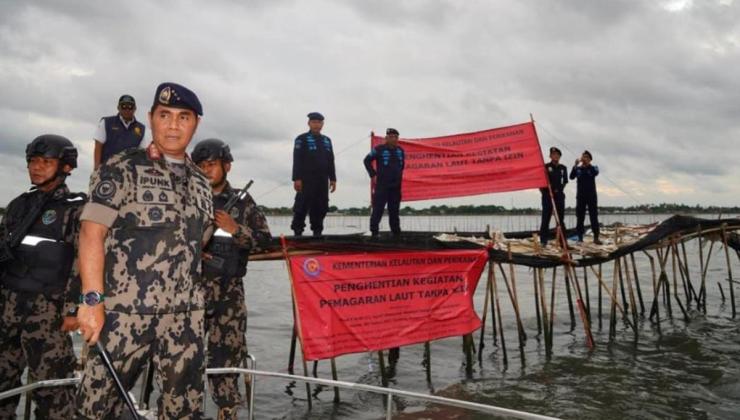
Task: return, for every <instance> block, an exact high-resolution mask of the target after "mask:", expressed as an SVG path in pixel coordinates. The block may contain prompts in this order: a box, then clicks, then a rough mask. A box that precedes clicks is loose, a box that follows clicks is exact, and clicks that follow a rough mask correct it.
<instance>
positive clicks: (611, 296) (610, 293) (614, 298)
mask: <svg viewBox="0 0 740 420" xmlns="http://www.w3.org/2000/svg"><path fill="white" fill-rule="evenodd" d="M590 268H591V272H592V273H593V274H594V275H595V276H596V279H597V280H598V282H599V285H600V286H601V288H603V289H604V290H605V291H606V295H607V296H608V297H609V300H610V301H611V302H612V305H615V306H616V308H617V309H619V313H621V314H622V317H623V318H624V320H625V321H626V323H627V325H628V326H629V327H630V328H632V329H635V326H634V325H632V323H631V322H630V321H629V318H628V317H627V312H625V310H624V308H622V305H620V304H619V302H618V299H617V295H616V291H615V290H611V291H610V290H609V286H607V284H606V283H605V282H604V280H603V279H602V273H601V272H598V273H597V272H596V270H595V269H594V268H593V267H590ZM599 290H601V289H599Z"/></svg>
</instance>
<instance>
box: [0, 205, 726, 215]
mask: <svg viewBox="0 0 740 420" xmlns="http://www.w3.org/2000/svg"><path fill="white" fill-rule="evenodd" d="M258 207H259V208H260V209H261V210H262V211H263V212H264V213H265V214H266V215H268V216H290V215H292V214H293V208H292V207H266V206H258ZM565 212H566V213H567V214H575V212H576V210H575V207H566V208H565ZM329 213H330V214H335V215H342V216H369V215H370V207H348V208H343V209H340V208H338V207H337V206H329ZM541 213H542V209H541V208H539V207H512V208H506V207H504V206H497V205H493V204H483V205H470V204H466V205H460V206H448V205H445V204H443V205H440V206H430V207H427V208H423V209H415V208H412V207H409V206H406V207H403V208H401V215H402V216H455V215H461V216H475V215H539V214H541ZM599 213H600V214H622V213H628V214H699V213H709V214H740V206H732V207H728V206H700V205H698V204H697V205H694V206H690V205H688V204H675V203H661V204H644V205H639V206H626V207H625V206H599ZM4 214H5V208H4V207H2V208H0V215H4Z"/></svg>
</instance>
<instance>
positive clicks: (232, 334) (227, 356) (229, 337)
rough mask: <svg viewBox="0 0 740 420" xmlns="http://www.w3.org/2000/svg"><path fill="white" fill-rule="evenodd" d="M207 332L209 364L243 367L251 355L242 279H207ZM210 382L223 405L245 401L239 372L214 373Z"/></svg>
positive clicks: (217, 402) (228, 405) (220, 404)
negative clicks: (248, 349) (248, 351)
mask: <svg viewBox="0 0 740 420" xmlns="http://www.w3.org/2000/svg"><path fill="white" fill-rule="evenodd" d="M205 295H206V304H207V306H208V311H207V312H206V331H207V332H208V351H207V353H208V367H209V368H212V367H240V366H242V361H243V360H244V359H245V358H246V357H247V341H246V338H245V336H244V334H245V333H246V332H247V304H246V301H245V299H244V284H243V283H242V279H241V278H233V279H227V280H223V279H220V278H215V279H208V281H207V282H206V292H205ZM208 385H209V387H210V389H211V396H212V398H213V401H214V402H215V403H216V405H218V406H219V407H227V408H230V407H234V406H236V405H239V404H240V403H241V402H242V396H241V395H240V394H239V375H235V374H234V375H231V374H230V375H210V376H209V377H208Z"/></svg>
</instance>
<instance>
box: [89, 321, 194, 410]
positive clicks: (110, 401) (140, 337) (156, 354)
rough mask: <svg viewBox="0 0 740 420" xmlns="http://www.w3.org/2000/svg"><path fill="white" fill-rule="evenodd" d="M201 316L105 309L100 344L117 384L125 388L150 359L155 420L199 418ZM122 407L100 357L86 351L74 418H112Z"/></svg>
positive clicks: (130, 386) (131, 385)
mask: <svg viewBox="0 0 740 420" xmlns="http://www.w3.org/2000/svg"><path fill="white" fill-rule="evenodd" d="M203 316H204V311H203V310H198V311H192V312H181V313H172V314H160V315H142V314H126V313H122V312H114V311H108V312H106V316H105V327H104V328H103V332H102V333H101V335H100V342H101V343H103V345H104V346H105V349H106V350H107V351H108V352H109V353H110V356H111V360H112V361H113V367H114V368H115V370H116V372H117V373H118V375H119V376H120V378H121V382H123V386H124V387H125V388H126V389H128V390H131V388H132V387H133V386H134V382H136V379H137V378H138V376H139V374H140V373H141V372H142V371H143V370H144V368H145V367H146V364H147V363H148V362H149V361H150V360H152V361H153V362H154V366H155V368H156V372H157V374H156V375H155V378H157V384H158V385H159V389H160V391H161V395H160V397H159V400H158V401H157V406H158V410H159V418H160V419H193V418H196V419H197V418H200V417H202V412H201V407H202V403H203V386H204V384H203V375H204V374H205V366H204V365H203V361H204V351H203V335H204V325H203ZM91 352H92V350H91ZM124 407H125V405H124V403H123V400H122V399H121V397H120V395H119V394H118V391H117V389H116V387H115V383H114V381H113V379H112V378H111V376H110V375H109V374H108V371H107V370H106V368H105V366H104V365H103V362H102V360H101V358H100V357H99V356H98V355H97V354H95V355H93V354H91V355H90V356H89V360H88V362H87V365H86V366H85V371H84V373H83V376H82V383H81V384H80V387H79V389H78V393H77V413H78V416H79V417H78V418H85V419H117V418H119V417H120V416H121V414H122V412H123V410H124Z"/></svg>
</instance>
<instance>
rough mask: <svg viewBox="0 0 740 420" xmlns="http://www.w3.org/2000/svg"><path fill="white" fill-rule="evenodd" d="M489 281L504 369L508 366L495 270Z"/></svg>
mask: <svg viewBox="0 0 740 420" xmlns="http://www.w3.org/2000/svg"><path fill="white" fill-rule="evenodd" d="M491 274H492V275H491V279H492V280H493V295H494V301H495V302H496V314H497V315H498V316H497V318H498V331H499V334H500V336H501V350H503V353H504V368H506V367H507V366H508V365H509V359H508V357H507V356H506V339H505V338H504V326H503V324H502V321H501V302H500V301H499V298H498V286H497V285H496V270H493V271H491Z"/></svg>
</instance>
